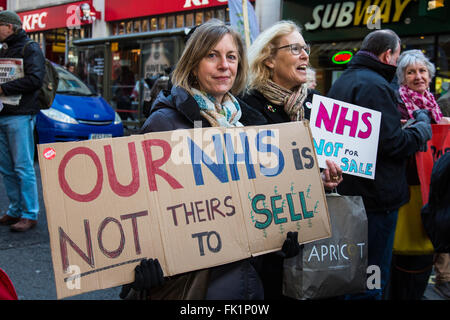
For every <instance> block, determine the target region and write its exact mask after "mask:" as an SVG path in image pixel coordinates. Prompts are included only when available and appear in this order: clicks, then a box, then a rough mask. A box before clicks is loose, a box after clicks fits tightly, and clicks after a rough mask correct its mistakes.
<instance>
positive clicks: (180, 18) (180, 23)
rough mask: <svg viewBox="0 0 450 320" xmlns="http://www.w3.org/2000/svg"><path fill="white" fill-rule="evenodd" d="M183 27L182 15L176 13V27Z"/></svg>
mask: <svg viewBox="0 0 450 320" xmlns="http://www.w3.org/2000/svg"><path fill="white" fill-rule="evenodd" d="M183 27H184V16H183V15H182V14H179V15H177V28H183Z"/></svg>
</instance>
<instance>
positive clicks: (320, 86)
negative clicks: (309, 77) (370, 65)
mask: <svg viewBox="0 0 450 320" xmlns="http://www.w3.org/2000/svg"><path fill="white" fill-rule="evenodd" d="M360 47H361V41H346V42H332V43H329V42H327V43H321V44H314V45H312V46H311V54H310V56H309V61H310V64H311V66H312V67H313V68H314V69H315V70H316V81H317V87H316V89H317V90H318V91H319V92H321V93H322V94H326V92H327V91H328V90H329V89H330V87H331V85H332V84H333V82H334V81H335V80H336V79H337V78H339V76H340V75H341V74H342V72H343V71H344V70H345V68H346V66H347V64H336V63H335V62H333V56H335V55H336V54H337V53H340V52H342V53H343V54H346V56H347V57H349V56H351V55H354V54H356V52H357V51H358V50H359V48H360ZM348 52H350V53H351V54H349V53H348Z"/></svg>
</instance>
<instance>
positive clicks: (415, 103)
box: [399, 85, 443, 123]
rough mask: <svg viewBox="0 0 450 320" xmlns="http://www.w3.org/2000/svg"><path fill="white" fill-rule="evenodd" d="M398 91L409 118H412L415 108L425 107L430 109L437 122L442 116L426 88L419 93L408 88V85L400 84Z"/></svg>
mask: <svg viewBox="0 0 450 320" xmlns="http://www.w3.org/2000/svg"><path fill="white" fill-rule="evenodd" d="M399 92H400V96H401V97H402V100H403V102H404V103H405V106H406V110H407V111H408V114H409V116H410V118H414V116H413V113H414V111H415V110H420V109H426V110H430V113H431V117H432V118H433V119H434V122H436V123H439V122H440V121H441V119H442V117H443V115H442V112H441V109H440V108H439V106H438V104H437V102H436V99H435V98H434V96H433V94H432V93H431V92H430V91H428V90H426V91H425V92H424V94H423V95H421V94H420V93H418V92H416V91H414V90H412V89H410V88H409V87H408V86H406V85H402V86H400V89H399Z"/></svg>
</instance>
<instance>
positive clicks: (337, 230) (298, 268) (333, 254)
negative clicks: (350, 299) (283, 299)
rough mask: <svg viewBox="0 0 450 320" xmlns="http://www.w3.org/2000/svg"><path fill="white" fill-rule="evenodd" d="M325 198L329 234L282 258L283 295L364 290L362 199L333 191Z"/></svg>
mask: <svg viewBox="0 0 450 320" xmlns="http://www.w3.org/2000/svg"><path fill="white" fill-rule="evenodd" d="M326 199H327V206H328V211H329V213H330V221H331V230H332V236H331V238H327V239H323V240H319V241H314V242H311V243H308V244H305V245H304V247H303V249H302V250H301V251H300V253H299V254H298V255H297V256H295V257H293V258H290V259H285V260H284V265H283V269H284V270H283V271H284V272H283V294H284V295H286V296H288V297H291V298H294V299H299V300H306V299H322V298H329V297H336V296H341V295H344V294H351V293H358V292H363V291H365V290H366V281H367V280H366V279H367V271H366V270H367V254H368V253H367V252H368V251H367V233H368V229H367V228H368V223H367V215H366V210H365V208H364V203H363V200H362V198H361V197H360V196H341V195H339V194H336V193H333V194H327V195H326ZM299 232H301V230H300V231H299Z"/></svg>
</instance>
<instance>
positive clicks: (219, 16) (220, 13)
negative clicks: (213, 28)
mask: <svg viewBox="0 0 450 320" xmlns="http://www.w3.org/2000/svg"><path fill="white" fill-rule="evenodd" d="M215 16H216V18H217V19H219V20H221V21H225V9H218V10H216V14H215Z"/></svg>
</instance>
